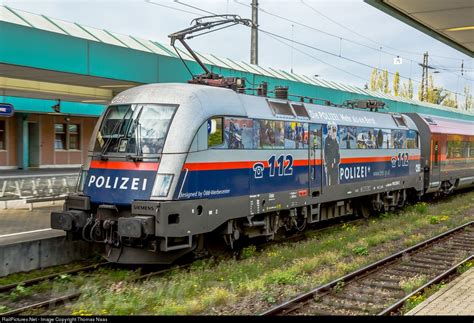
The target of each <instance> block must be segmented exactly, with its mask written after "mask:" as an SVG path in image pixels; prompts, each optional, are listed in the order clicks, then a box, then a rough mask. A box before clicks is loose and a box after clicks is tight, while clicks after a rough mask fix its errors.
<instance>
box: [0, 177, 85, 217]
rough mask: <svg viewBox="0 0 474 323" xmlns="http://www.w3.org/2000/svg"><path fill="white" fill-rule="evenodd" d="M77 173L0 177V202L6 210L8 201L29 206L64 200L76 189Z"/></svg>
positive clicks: (31, 207) (30, 207)
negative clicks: (24, 203)
mask: <svg viewBox="0 0 474 323" xmlns="http://www.w3.org/2000/svg"><path fill="white" fill-rule="evenodd" d="M77 177H78V174H77V173H67V174H54V175H52V174H44V175H34V176H2V177H0V202H3V209H6V208H7V206H8V204H7V202H8V201H14V200H24V201H25V202H26V203H27V204H29V209H30V211H31V210H32V209H33V203H37V202H45V201H55V200H61V199H65V197H66V196H67V194H68V193H70V192H73V191H74V190H75V187H76V182H77Z"/></svg>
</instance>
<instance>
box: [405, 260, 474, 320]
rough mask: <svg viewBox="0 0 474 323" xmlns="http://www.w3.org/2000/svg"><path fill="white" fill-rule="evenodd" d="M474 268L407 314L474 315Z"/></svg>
mask: <svg viewBox="0 0 474 323" xmlns="http://www.w3.org/2000/svg"><path fill="white" fill-rule="evenodd" d="M473 291H474V268H473V269H470V270H468V271H466V272H465V273H463V274H462V275H461V276H459V277H457V278H456V279H455V280H453V281H452V282H450V283H449V284H448V285H447V286H445V287H443V288H442V289H440V290H439V291H438V292H436V293H435V294H433V295H431V296H430V297H428V299H426V300H425V301H424V302H423V303H421V304H419V305H418V306H417V307H415V308H414V309H412V310H411V311H409V312H408V313H406V314H405V315H470V316H472V315H474V292H473Z"/></svg>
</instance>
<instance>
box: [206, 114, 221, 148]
mask: <svg viewBox="0 0 474 323" xmlns="http://www.w3.org/2000/svg"><path fill="white" fill-rule="evenodd" d="M222 119H223V118H212V119H209V120H208V121H207V133H208V134H209V135H208V137H207V146H208V147H209V148H223V147H222V146H223V143H224V132H223V131H222V128H223V122H222Z"/></svg>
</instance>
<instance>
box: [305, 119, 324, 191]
mask: <svg viewBox="0 0 474 323" xmlns="http://www.w3.org/2000/svg"><path fill="white" fill-rule="evenodd" d="M321 139H322V137H321V125H318V124H310V125H309V146H308V147H309V151H308V168H309V169H308V173H309V174H308V176H309V191H310V194H311V196H313V197H317V196H319V195H321V193H322V178H323V177H322V167H321V159H322V156H321V154H322V150H321V146H322V140H321Z"/></svg>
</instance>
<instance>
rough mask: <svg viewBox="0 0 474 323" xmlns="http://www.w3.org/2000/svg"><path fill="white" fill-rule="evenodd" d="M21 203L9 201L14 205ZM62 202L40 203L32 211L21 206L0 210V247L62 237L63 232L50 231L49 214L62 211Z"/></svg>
mask: <svg viewBox="0 0 474 323" xmlns="http://www.w3.org/2000/svg"><path fill="white" fill-rule="evenodd" d="M20 202H22V201H11V202H9V203H11V204H16V203H20ZM63 203H64V201H56V202H55V204H54V205H51V202H44V203H41V204H42V205H39V204H40V203H38V206H36V207H35V208H34V209H33V210H32V211H29V210H28V208H27V206H26V205H25V204H23V207H21V205H20V204H18V205H16V207H15V208H9V209H6V210H3V209H0V245H5V244H11V243H16V242H23V241H30V240H39V239H43V238H50V237H52V236H58V235H64V231H60V230H52V229H51V225H50V214H51V212H52V211H60V210H62V207H63V206H62V205H63Z"/></svg>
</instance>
